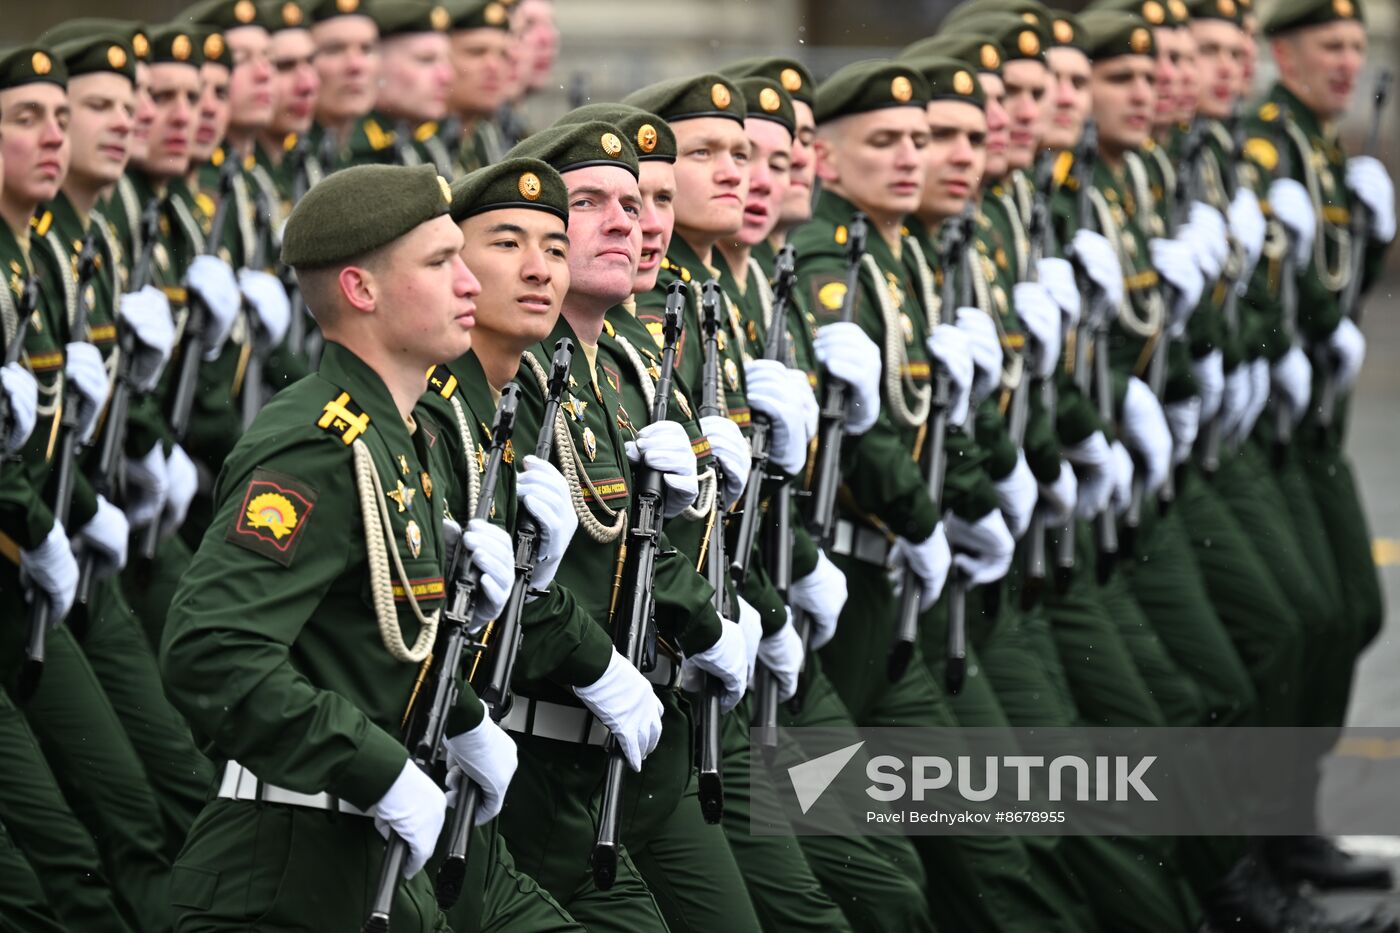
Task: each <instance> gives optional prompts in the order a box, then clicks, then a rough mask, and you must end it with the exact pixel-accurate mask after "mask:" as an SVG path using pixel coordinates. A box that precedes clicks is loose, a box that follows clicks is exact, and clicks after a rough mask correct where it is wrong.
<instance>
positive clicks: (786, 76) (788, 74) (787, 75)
mask: <svg viewBox="0 0 1400 933" xmlns="http://www.w3.org/2000/svg"><path fill="white" fill-rule="evenodd" d="M778 80H779V81H781V82H782V85H783V90H785V91H787V92H788V93H792V92H793V91H800V90H802V75H800V74H798V72H797V69H796V68H784V69H783V70H782V72H781V73H780V74H779V75H778Z"/></svg>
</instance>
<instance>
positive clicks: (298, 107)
mask: <svg viewBox="0 0 1400 933" xmlns="http://www.w3.org/2000/svg"><path fill="white" fill-rule="evenodd" d="M269 52H270V54H271V58H272V75H273V77H272V96H273V100H274V104H275V106H274V109H273V115H272V127H271V128H272V130H273V131H274V132H276V133H278V134H286V133H305V132H306V131H307V130H308V129H310V128H311V121H312V119H313V118H314V117H315V116H316V94H317V92H318V91H319V90H320V89H321V76H320V75H319V74H317V72H316V66H315V65H313V64H312V58H313V57H314V55H315V53H316V45H315V43H314V42H312V41H311V32H310V31H309V30H306V29H283V30H280V31H278V32H275V33H273V34H272V46H271V48H270V49H269Z"/></svg>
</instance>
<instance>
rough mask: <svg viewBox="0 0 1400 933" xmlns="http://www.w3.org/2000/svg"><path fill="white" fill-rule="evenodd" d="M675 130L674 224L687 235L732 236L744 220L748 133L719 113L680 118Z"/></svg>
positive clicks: (746, 193)
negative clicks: (710, 115)
mask: <svg viewBox="0 0 1400 933" xmlns="http://www.w3.org/2000/svg"><path fill="white" fill-rule="evenodd" d="M672 129H673V130H675V132H676V226H677V227H678V228H679V229H680V230H681V231H682V233H683V234H685V233H692V234H693V235H694V236H693V237H687V238H688V239H692V238H694V239H709V240H715V239H718V238H719V237H722V236H732V235H734V234H735V233H738V232H739V228H740V227H742V226H743V224H744V202H745V200H746V199H747V198H748V189H749V174H748V173H749V137H748V135H747V134H746V133H745V132H744V126H743V124H741V123H739V122H737V121H735V120H729V119H726V118H724V117H701V118H699V119H695V120H682V121H680V122H679V123H676V124H675V125H674V126H672ZM691 245H692V246H693V245H695V244H694V243H692V244H691Z"/></svg>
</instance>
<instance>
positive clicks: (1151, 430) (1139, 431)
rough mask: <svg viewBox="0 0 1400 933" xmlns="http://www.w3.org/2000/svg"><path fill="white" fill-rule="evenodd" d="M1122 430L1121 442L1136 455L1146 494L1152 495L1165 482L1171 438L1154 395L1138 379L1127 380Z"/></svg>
mask: <svg viewBox="0 0 1400 933" xmlns="http://www.w3.org/2000/svg"><path fill="white" fill-rule="evenodd" d="M1121 427H1122V430H1121V433H1122V435H1123V443H1124V444H1127V445H1128V449H1129V450H1131V451H1132V452H1133V453H1135V454H1137V456H1138V460H1139V461H1140V465H1141V467H1142V468H1143V470H1144V471H1145V474H1144V481H1145V482H1146V485H1147V491H1148V493H1155V492H1156V491H1157V490H1158V489H1160V488H1161V486H1162V484H1163V483H1165V482H1166V481H1167V470H1168V469H1170V467H1171V458H1172V435H1171V430H1170V429H1169V428H1168V427H1167V417H1166V415H1165V414H1164V413H1163V412H1162V405H1161V403H1160V402H1159V401H1157V396H1155V395H1153V394H1152V390H1151V389H1149V388H1148V387H1147V383H1145V382H1143V381H1142V380H1141V379H1139V378H1138V377H1137V376H1129V377H1128V391H1127V394H1126V395H1125V396H1124V397H1123V424H1122V426H1121Z"/></svg>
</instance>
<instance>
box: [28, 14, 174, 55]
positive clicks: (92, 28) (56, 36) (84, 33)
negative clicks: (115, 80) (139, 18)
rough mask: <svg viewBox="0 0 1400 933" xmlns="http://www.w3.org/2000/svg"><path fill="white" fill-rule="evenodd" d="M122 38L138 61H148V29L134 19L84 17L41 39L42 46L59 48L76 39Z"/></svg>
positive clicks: (69, 21) (67, 23)
mask: <svg viewBox="0 0 1400 933" xmlns="http://www.w3.org/2000/svg"><path fill="white" fill-rule="evenodd" d="M112 35H115V36H120V37H121V38H122V40H124V41H125V42H126V44H127V46H128V48H130V50H131V51H132V52H133V53H134V54H135V55H136V60H137V61H143V62H144V61H146V60H148V59H149V58H150V55H151V43H150V41H149V40H148V39H147V38H146V27H145V26H142V25H141V24H140V23H138V22H136V21H135V20H133V19H109V18H107V17H105V16H84V17H81V18H79V19H70V20H67V21H66V22H62V23H59V24H58V25H57V26H55V27H53V28H52V29H50V30H48V31H47V32H45V33H44V34H43V35H41V36H40V37H39V40H38V41H39V44H40V45H47V46H50V47H52V46H58V45H62V44H63V43H65V42H72V41H73V40H75V39H89V38H92V37H94V36H112Z"/></svg>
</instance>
